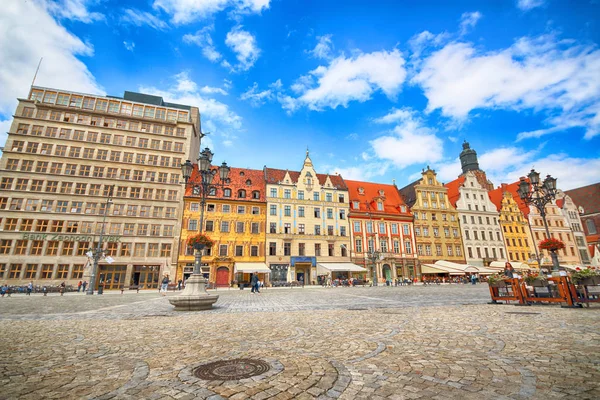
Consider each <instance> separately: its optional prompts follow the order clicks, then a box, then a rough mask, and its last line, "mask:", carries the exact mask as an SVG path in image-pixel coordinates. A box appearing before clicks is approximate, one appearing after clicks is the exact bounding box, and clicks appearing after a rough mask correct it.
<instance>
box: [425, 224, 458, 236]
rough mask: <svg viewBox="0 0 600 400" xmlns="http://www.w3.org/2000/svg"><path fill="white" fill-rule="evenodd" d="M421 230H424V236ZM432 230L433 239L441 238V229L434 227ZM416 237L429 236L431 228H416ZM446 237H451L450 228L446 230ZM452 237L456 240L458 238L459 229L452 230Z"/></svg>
mask: <svg viewBox="0 0 600 400" xmlns="http://www.w3.org/2000/svg"><path fill="white" fill-rule="evenodd" d="M421 229H422V233H423V235H421ZM431 230H432V232H433V237H440V228H437V227H434V228H432V229H431ZM415 236H429V227H428V226H424V227H420V226H415ZM444 236H445V237H447V238H449V237H450V228H448V227H445V228H444ZM452 237H455V238H457V237H458V229H457V228H452Z"/></svg>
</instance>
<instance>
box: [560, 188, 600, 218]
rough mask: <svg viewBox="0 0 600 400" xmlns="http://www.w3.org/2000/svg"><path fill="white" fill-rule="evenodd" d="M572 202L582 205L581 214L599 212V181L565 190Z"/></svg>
mask: <svg viewBox="0 0 600 400" xmlns="http://www.w3.org/2000/svg"><path fill="white" fill-rule="evenodd" d="M565 193H566V194H568V195H569V196H570V197H571V199H572V200H573V203H575V204H576V205H577V206H581V207H583V215H587V214H595V213H600V182H598V183H594V184H593V185H588V186H583V187H580V188H577V189H571V190H565Z"/></svg>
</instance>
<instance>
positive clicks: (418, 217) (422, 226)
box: [400, 166, 465, 276]
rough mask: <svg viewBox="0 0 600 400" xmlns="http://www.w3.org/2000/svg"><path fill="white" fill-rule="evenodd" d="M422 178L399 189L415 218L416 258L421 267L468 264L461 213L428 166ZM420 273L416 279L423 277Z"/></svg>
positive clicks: (446, 189)
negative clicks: (446, 263)
mask: <svg viewBox="0 0 600 400" xmlns="http://www.w3.org/2000/svg"><path fill="white" fill-rule="evenodd" d="M421 174H422V176H423V177H422V178H421V179H419V180H417V181H415V182H413V183H411V184H410V185H408V186H406V187H404V188H402V189H400V194H401V195H402V197H403V198H404V201H405V203H406V204H407V205H408V206H409V207H410V208H411V211H412V213H413V215H414V217H415V221H414V226H415V238H416V242H417V256H418V257H419V262H420V263H421V264H433V263H434V262H436V261H438V260H445V261H452V262H456V263H462V264H464V263H465V255H464V251H463V244H462V239H461V236H460V225H459V222H458V212H457V211H456V209H455V208H454V207H453V206H452V204H451V203H450V201H449V200H448V188H446V187H445V186H444V185H443V184H442V183H441V182H439V181H438V180H437V177H436V173H435V171H434V170H432V169H430V168H429V166H428V167H427V169H426V170H423V172H422V173H421ZM420 275H421V272H420V269H419V270H418V272H417V276H420Z"/></svg>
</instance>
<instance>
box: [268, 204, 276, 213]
mask: <svg viewBox="0 0 600 400" xmlns="http://www.w3.org/2000/svg"><path fill="white" fill-rule="evenodd" d="M269 214H270V215H277V206H276V205H275V204H271V206H270V207H269Z"/></svg>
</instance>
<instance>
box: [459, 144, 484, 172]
mask: <svg viewBox="0 0 600 400" xmlns="http://www.w3.org/2000/svg"><path fill="white" fill-rule="evenodd" d="M460 166H461V167H462V173H463V174H466V173H467V172H468V171H479V163H478V162H477V153H476V152H475V150H473V149H471V147H470V146H469V142H467V141H466V140H465V141H464V143H463V151H462V152H461V153H460Z"/></svg>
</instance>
